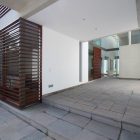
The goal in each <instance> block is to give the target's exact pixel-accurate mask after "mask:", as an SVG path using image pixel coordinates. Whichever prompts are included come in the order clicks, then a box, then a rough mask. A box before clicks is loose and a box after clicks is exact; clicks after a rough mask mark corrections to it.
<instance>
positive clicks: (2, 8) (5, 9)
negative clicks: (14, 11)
mask: <svg viewBox="0 0 140 140" xmlns="http://www.w3.org/2000/svg"><path fill="white" fill-rule="evenodd" d="M10 10H11V9H10V8H8V7H6V6H4V5H0V18H2V17H3V16H4V15H5V14H7V13H8V12H9V11H10Z"/></svg>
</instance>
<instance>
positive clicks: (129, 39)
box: [128, 31, 132, 45]
mask: <svg viewBox="0 0 140 140" xmlns="http://www.w3.org/2000/svg"><path fill="white" fill-rule="evenodd" d="M128 41H129V45H131V44H132V41H131V31H129V32H128Z"/></svg>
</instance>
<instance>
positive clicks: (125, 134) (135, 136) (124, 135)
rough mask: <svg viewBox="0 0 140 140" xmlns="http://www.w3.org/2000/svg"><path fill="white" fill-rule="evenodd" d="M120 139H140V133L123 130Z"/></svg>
mask: <svg viewBox="0 0 140 140" xmlns="http://www.w3.org/2000/svg"><path fill="white" fill-rule="evenodd" d="M120 140H140V135H138V134H135V133H131V132H129V131H125V130H123V131H122V133H121V136H120Z"/></svg>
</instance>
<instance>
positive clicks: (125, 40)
mask: <svg viewBox="0 0 140 140" xmlns="http://www.w3.org/2000/svg"><path fill="white" fill-rule="evenodd" d="M118 38H119V46H125V45H129V37H128V32H126V33H121V34H118Z"/></svg>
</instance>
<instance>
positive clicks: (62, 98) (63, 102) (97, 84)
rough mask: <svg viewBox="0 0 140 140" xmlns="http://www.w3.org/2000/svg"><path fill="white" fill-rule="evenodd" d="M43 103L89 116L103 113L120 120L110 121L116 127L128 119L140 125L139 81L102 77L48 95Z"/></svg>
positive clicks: (102, 114) (128, 121)
mask: <svg viewBox="0 0 140 140" xmlns="http://www.w3.org/2000/svg"><path fill="white" fill-rule="evenodd" d="M44 103H46V104H49V105H53V106H55V107H58V108H61V109H64V110H67V111H71V112H73V113H77V114H80V115H83V116H86V117H88V118H93V119H96V116H95V115H100V116H104V117H107V118H110V119H113V120H116V121H118V122H120V123H116V124H115V123H114V122H109V123H110V124H112V125H114V126H118V127H121V122H125V123H131V124H134V125H138V126H139V127H140V80H124V79H115V78H102V79H99V80H95V81H93V82H90V83H88V84H84V85H81V86H78V87H75V88H71V89H68V90H65V91H62V92H59V93H57V94H53V95H49V96H45V97H44ZM107 121H108V120H107ZM107 121H106V122H107ZM113 123H114V124H113ZM124 127H126V125H124ZM127 128H128V127H127ZM132 129H133V128H132ZM139 132H140V131H139Z"/></svg>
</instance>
